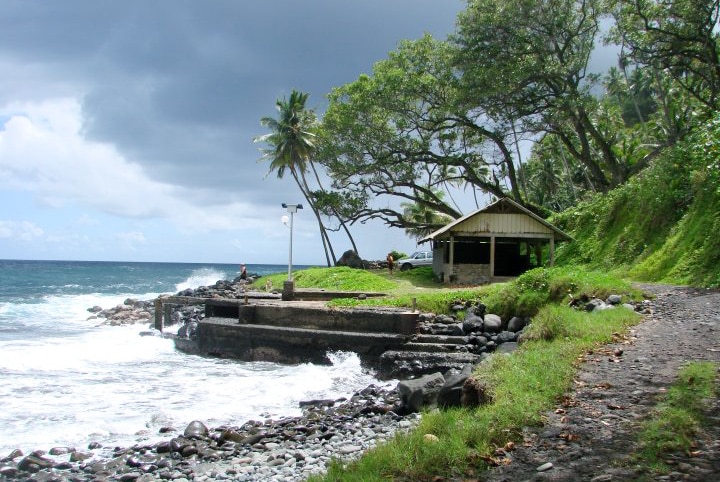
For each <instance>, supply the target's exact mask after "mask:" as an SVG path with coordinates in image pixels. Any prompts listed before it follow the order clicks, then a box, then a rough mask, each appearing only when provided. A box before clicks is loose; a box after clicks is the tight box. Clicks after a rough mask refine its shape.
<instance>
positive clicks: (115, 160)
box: [0, 98, 256, 230]
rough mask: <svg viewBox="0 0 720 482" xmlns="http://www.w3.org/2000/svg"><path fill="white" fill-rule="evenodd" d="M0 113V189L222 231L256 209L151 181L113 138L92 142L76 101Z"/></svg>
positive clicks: (42, 199) (46, 200) (5, 109)
mask: <svg viewBox="0 0 720 482" xmlns="http://www.w3.org/2000/svg"><path fill="white" fill-rule="evenodd" d="M0 118H6V119H8V120H7V121H6V122H5V124H4V128H3V129H2V130H0V173H2V177H0V187H4V188H10V189H19V190H23V191H28V192H31V193H33V194H34V196H35V197H36V200H37V201H38V202H40V203H41V204H43V205H46V206H52V207H58V208H59V207H65V206H67V205H69V204H78V205H80V206H85V207H88V208H92V209H97V210H99V211H101V212H104V213H107V214H111V215H115V216H119V217H127V218H142V219H148V218H167V219H170V220H171V221H174V222H175V223H176V224H177V225H178V226H185V225H187V226H192V225H193V224H194V223H197V222H201V223H202V225H203V228H204V229H221V230H222V229H235V228H236V227H237V220H238V219H252V218H253V217H254V215H255V211H256V210H255V209H253V208H252V207H251V206H250V205H249V204H246V203H233V204H229V205H217V206H212V207H204V206H198V205H197V204H191V203H189V202H188V201H187V200H186V199H188V198H190V197H197V196H191V195H192V194H196V193H191V192H189V191H188V190H187V188H180V187H177V186H172V185H170V184H167V183H163V182H158V181H155V180H153V179H150V178H149V177H148V176H147V174H146V173H145V172H144V170H143V169H142V167H141V166H140V164H139V163H136V162H131V161H129V160H127V159H125V158H124V157H123V156H121V155H120V154H119V153H118V152H117V150H116V149H115V148H114V147H113V146H112V145H110V144H104V143H99V142H90V141H87V140H86V139H84V138H83V137H82V136H81V126H82V116H81V109H80V106H79V104H78V102H77V101H76V100H74V99H68V98H63V99H54V100H49V101H45V102H41V103H26V104H13V105H7V106H5V107H2V108H0ZM207 198H211V197H210V196H207Z"/></svg>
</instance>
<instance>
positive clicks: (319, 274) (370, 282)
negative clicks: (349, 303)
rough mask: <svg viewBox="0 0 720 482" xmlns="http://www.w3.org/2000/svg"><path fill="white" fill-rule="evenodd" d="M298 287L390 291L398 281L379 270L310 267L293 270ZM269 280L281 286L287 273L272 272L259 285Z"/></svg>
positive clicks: (276, 285)
mask: <svg viewBox="0 0 720 482" xmlns="http://www.w3.org/2000/svg"><path fill="white" fill-rule="evenodd" d="M293 279H294V280H295V287H296V288H318V289H326V290H341V291H388V290H393V289H395V288H396V287H397V283H396V282H394V281H392V280H390V279H388V278H387V277H385V276H382V275H381V274H379V273H377V272H372V271H367V270H363V269H353V268H348V267H346V266H338V267H334V268H309V269H304V270H300V271H295V272H293ZM267 280H270V281H272V284H273V286H274V287H276V288H277V287H281V286H282V285H283V282H284V281H285V280H287V273H285V274H282V273H278V274H272V275H267V276H263V277H262V278H260V279H259V281H258V285H262V286H264V284H265V282H266V281H267Z"/></svg>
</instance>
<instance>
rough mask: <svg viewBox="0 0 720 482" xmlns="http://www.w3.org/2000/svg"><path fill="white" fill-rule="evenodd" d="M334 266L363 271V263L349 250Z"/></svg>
mask: <svg viewBox="0 0 720 482" xmlns="http://www.w3.org/2000/svg"><path fill="white" fill-rule="evenodd" d="M335 266H348V267H350V268H356V269H363V267H364V263H363V260H362V258H361V257H360V256H358V254H357V253H356V252H355V251H353V250H352V249H349V250H347V251H345V252H344V253H343V255H342V256H340V259H339V260H337V263H335Z"/></svg>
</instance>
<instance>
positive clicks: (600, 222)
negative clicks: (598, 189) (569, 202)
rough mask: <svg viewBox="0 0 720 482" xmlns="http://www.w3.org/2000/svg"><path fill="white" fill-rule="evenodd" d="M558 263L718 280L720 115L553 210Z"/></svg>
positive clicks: (694, 281)
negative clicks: (634, 169) (621, 181)
mask: <svg viewBox="0 0 720 482" xmlns="http://www.w3.org/2000/svg"><path fill="white" fill-rule="evenodd" d="M554 221H555V222H556V223H557V224H558V225H559V226H560V227H562V228H563V229H566V230H568V231H569V232H571V233H572V234H573V236H574V237H575V239H576V241H575V242H573V243H568V244H566V245H565V246H563V247H561V248H560V249H559V250H558V259H559V260H560V262H561V263H564V264H568V265H572V264H583V265H586V266H589V267H592V268H595V269H603V270H608V269H609V270H614V271H615V272H617V273H618V274H623V275H626V276H628V277H631V278H634V279H638V280H648V281H664V282H671V283H680V284H691V285H696V286H715V287H717V286H720V237H718V235H717V233H718V232H720V116H715V117H714V118H713V119H711V120H710V121H708V122H707V124H706V125H704V126H702V127H701V128H698V129H697V130H696V131H695V132H693V134H692V135H690V136H688V137H687V138H686V139H685V140H683V141H682V142H680V143H679V144H678V145H676V146H674V147H673V148H671V149H667V150H665V151H664V152H663V153H662V154H661V155H660V156H658V158H657V159H655V160H654V162H653V163H652V164H651V165H650V166H649V167H648V168H647V169H646V170H645V171H643V172H642V173H641V174H639V175H638V176H636V177H634V178H633V179H631V180H630V181H629V182H628V183H626V184H625V185H623V186H620V187H619V188H617V189H615V190H613V191H611V192H609V193H608V194H607V195H604V196H596V197H594V198H592V199H591V200H590V201H587V202H584V203H580V204H579V205H578V206H576V207H574V208H571V209H568V210H566V211H564V212H563V213H560V214H558V215H556V216H555V217H554Z"/></svg>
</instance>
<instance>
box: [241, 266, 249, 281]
mask: <svg viewBox="0 0 720 482" xmlns="http://www.w3.org/2000/svg"><path fill="white" fill-rule="evenodd" d="M240 279H247V268H245V265H244V264H241V265H240Z"/></svg>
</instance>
